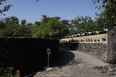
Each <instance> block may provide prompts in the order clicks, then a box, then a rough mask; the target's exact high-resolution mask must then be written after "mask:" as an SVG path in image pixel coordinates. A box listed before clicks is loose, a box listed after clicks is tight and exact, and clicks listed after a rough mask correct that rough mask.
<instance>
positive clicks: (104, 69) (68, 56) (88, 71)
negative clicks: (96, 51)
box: [30, 49, 116, 77]
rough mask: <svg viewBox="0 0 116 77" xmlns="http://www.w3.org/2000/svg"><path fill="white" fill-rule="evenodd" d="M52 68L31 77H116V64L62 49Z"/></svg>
mask: <svg viewBox="0 0 116 77" xmlns="http://www.w3.org/2000/svg"><path fill="white" fill-rule="evenodd" d="M50 66H51V67H52V69H51V70H42V71H39V72H36V73H35V74H34V75H33V76H32V75H31V76H30V77H116V64H115V65H112V64H108V63H105V62H104V61H102V60H101V59H100V58H98V57H97V56H94V55H90V54H87V53H83V52H80V51H71V50H64V49H61V51H60V57H58V59H57V60H56V61H55V62H53V63H52V64H50Z"/></svg>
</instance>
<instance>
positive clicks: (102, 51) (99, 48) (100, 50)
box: [60, 42, 107, 61]
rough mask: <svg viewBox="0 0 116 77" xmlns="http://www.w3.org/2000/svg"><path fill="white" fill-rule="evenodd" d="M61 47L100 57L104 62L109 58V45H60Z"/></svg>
mask: <svg viewBox="0 0 116 77" xmlns="http://www.w3.org/2000/svg"><path fill="white" fill-rule="evenodd" d="M60 47H62V48H65V49H69V50H78V51H82V52H86V53H89V54H93V55H98V56H99V57H101V58H102V59H103V60H104V61H106V58H107V43H76V42H75V43H74V42H73V43H71V42H70V43H60Z"/></svg>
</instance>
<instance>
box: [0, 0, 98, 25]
mask: <svg viewBox="0 0 116 77" xmlns="http://www.w3.org/2000/svg"><path fill="white" fill-rule="evenodd" d="M6 4H13V7H11V8H10V10H9V11H8V12H5V14H6V16H3V15H1V16H0V17H1V18H5V17H8V16H9V17H10V16H16V17H18V18H19V23H21V20H22V19H26V20H27V23H30V22H31V23H34V22H35V21H41V18H42V16H41V15H47V16H48V17H54V16H59V17H61V19H68V20H71V19H74V18H76V17H77V15H79V16H90V17H92V19H93V20H94V19H95V17H96V16H95V12H97V13H100V11H99V10H98V9H94V8H95V6H96V5H99V4H96V5H93V3H92V0H41V1H39V2H36V1H35V0H7V1H6V2H5V3H3V5H2V6H1V7H0V9H2V7H3V6H4V5H6Z"/></svg>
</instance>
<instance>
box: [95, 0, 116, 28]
mask: <svg viewBox="0 0 116 77" xmlns="http://www.w3.org/2000/svg"><path fill="white" fill-rule="evenodd" d="M101 1H102V5H101V6H99V7H98V9H101V8H102V9H104V14H105V16H106V17H105V18H106V23H107V25H109V26H110V27H111V26H113V25H116V0H101ZM96 2H97V3H99V2H100V0H93V4H95V3H96Z"/></svg>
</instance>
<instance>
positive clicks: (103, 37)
mask: <svg viewBox="0 0 116 77" xmlns="http://www.w3.org/2000/svg"><path fill="white" fill-rule="evenodd" d="M62 42H79V43H83V42H84V43H88V42H91V43H102V42H107V34H100V35H91V36H83V37H73V38H66V39H61V40H60V43H62Z"/></svg>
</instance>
